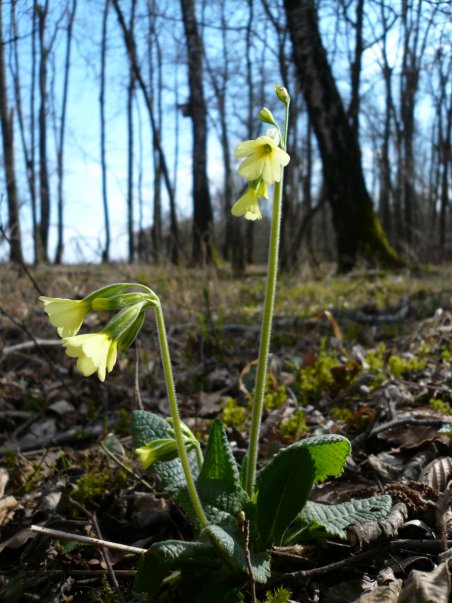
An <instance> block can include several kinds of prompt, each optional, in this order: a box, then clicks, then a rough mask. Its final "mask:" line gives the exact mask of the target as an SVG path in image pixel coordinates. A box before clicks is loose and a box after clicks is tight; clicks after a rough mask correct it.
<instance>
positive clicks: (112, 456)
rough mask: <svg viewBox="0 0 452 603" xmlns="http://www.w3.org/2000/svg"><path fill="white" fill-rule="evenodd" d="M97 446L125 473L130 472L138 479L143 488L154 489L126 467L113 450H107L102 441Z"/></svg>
mask: <svg viewBox="0 0 452 603" xmlns="http://www.w3.org/2000/svg"><path fill="white" fill-rule="evenodd" d="M99 446H100V447H101V448H102V450H103V451H104V452H105V454H106V455H107V456H109V457H110V458H111V459H112V460H113V461H114V462H115V463H116V464H118V465H119V466H120V467H122V468H123V469H124V471H127V473H130V475H132V476H133V477H134V478H135V479H136V480H138V481H139V482H140V484H142V485H143V486H144V487H145V488H148V489H149V490H151V492H153V491H154V488H153V487H152V486H151V484H150V483H149V482H147V481H146V480H144V479H143V478H142V477H140V476H139V475H138V474H137V473H135V471H133V469H131V468H130V467H127V465H126V464H125V463H123V462H122V461H121V459H119V458H118V457H117V456H116V454H113V452H111V451H110V450H108V448H107V447H106V446H105V444H104V443H103V442H100V444H99Z"/></svg>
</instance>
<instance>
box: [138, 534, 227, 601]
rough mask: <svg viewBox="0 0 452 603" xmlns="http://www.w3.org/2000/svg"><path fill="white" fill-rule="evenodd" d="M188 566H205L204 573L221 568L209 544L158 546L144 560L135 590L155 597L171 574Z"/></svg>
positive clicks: (179, 542) (193, 542) (185, 543)
mask: <svg viewBox="0 0 452 603" xmlns="http://www.w3.org/2000/svg"><path fill="white" fill-rule="evenodd" d="M187 563H190V564H197V565H200V566H203V567H204V568H205V571H212V570H215V569H218V568H219V567H220V565H221V564H220V562H219V560H218V558H217V557H216V556H215V553H214V550H213V547H212V545H211V544H210V542H208V541H205V542H201V541H198V540H194V541H191V542H184V541H182V540H166V541H164V542H156V543H155V544H153V545H152V546H151V547H150V549H149V550H148V552H147V553H146V554H144V555H142V556H141V559H140V563H139V567H138V573H137V576H136V578H135V590H136V591H137V592H146V593H148V594H149V595H150V596H151V597H153V596H155V595H156V594H157V592H158V591H159V589H160V587H161V585H162V582H163V580H164V579H165V578H166V577H167V576H168V575H169V574H170V573H171V572H172V571H174V570H175V569H182V568H183V567H184V565H185V564H187Z"/></svg>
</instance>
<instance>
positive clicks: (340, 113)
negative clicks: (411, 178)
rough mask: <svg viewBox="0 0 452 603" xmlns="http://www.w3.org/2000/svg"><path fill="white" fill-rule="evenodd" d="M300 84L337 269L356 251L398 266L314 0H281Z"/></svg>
mask: <svg viewBox="0 0 452 603" xmlns="http://www.w3.org/2000/svg"><path fill="white" fill-rule="evenodd" d="M284 5H285V9H286V15H287V25H288V28H289V31H290V34H291V38H292V46H293V58H294V63H295V67H296V69H297V74H298V80H299V84H300V87H301V90H302V93H303V96H304V99H305V101H306V105H307V108H308V113H309V117H310V120H311V122H312V126H313V129H314V132H315V135H316V137H317V141H318V144H319V149H320V155H321V158H322V164H323V172H324V179H325V186H326V191H327V196H328V201H329V203H330V206H331V211H332V218H333V224H334V228H335V233H336V249H337V262H338V270H339V272H347V271H350V270H351V269H352V268H353V267H354V266H355V263H356V261H357V259H358V257H359V256H360V255H362V256H363V257H364V258H365V259H366V260H367V261H368V262H369V263H372V264H375V263H377V262H378V263H380V264H382V265H384V266H388V267H395V266H400V265H401V264H402V262H401V260H400V259H399V258H398V257H397V255H396V253H395V252H394V250H393V249H392V248H391V246H390V245H389V243H388V241H387V239H386V236H385V234H384V232H383V230H382V228H381V225H380V222H379V220H378V217H377V216H376V214H375V212H374V210H373V205H372V200H371V198H370V196H369V193H368V192H367V189H366V185H365V182H364V176H363V171H362V167H361V156H360V149H359V146H358V143H357V140H356V138H355V136H354V133H353V130H352V129H351V127H350V125H349V124H348V122H347V115H346V113H345V110H344V106H343V103H342V100H341V98H340V96H339V92H338V90H337V87H336V83H335V81H334V79H333V76H332V73H331V69H330V66H329V64H328V60H327V56H326V52H325V49H324V47H323V45H322V41H321V38H320V33H319V28H318V23H317V13H316V8H315V3H314V2H313V0H284Z"/></svg>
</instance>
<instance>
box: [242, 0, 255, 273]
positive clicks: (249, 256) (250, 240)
mask: <svg viewBox="0 0 452 603" xmlns="http://www.w3.org/2000/svg"><path fill="white" fill-rule="evenodd" d="M253 20H254V0H248V21H247V24H246V79H247V84H248V115H247V130H248V138H249V139H250V140H251V139H252V138H254V132H255V125H254V124H255V122H256V117H255V110H256V107H255V100H254V77H253V61H252V57H251V51H252V48H253ZM254 226H255V224H254V222H253V221H251V220H249V221H247V223H246V230H245V259H244V261H243V263H244V265H245V264H252V263H253V255H254Z"/></svg>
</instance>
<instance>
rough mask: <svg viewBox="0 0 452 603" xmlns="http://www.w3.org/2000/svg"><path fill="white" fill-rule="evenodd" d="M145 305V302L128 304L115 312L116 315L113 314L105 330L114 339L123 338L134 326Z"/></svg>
mask: <svg viewBox="0 0 452 603" xmlns="http://www.w3.org/2000/svg"><path fill="white" fill-rule="evenodd" d="M144 305H145V302H140V303H138V304H133V305H132V306H126V307H125V308H123V309H122V310H121V311H120V312H118V313H117V314H115V316H113V318H112V319H111V320H110V322H108V323H107V325H106V326H105V328H104V330H103V332H104V333H106V334H107V335H109V336H110V337H111V338H112V339H115V340H121V338H122V337H124V336H126V334H127V332H128V331H129V329H131V328H133V326H134V323H135V321H136V320H137V318H138V317H139V315H140V313H141V311H142V310H143V306H144ZM140 327H141V325H140ZM135 336H136V334H135ZM132 341H133V340H132Z"/></svg>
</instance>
